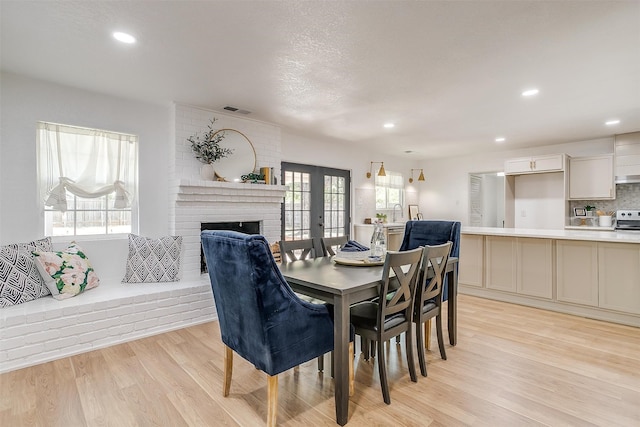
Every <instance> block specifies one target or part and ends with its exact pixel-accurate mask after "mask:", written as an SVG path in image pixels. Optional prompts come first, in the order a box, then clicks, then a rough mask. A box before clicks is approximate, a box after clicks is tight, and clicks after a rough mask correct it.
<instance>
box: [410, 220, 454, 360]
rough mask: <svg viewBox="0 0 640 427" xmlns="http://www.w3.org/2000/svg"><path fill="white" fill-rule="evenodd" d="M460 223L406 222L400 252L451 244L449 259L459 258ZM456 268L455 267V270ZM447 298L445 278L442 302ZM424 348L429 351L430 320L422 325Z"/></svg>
mask: <svg viewBox="0 0 640 427" xmlns="http://www.w3.org/2000/svg"><path fill="white" fill-rule="evenodd" d="M460 226H461V224H460V222H458V221H438V220H420V221H407V223H406V225H405V228H404V239H403V240H402V245H400V250H401V251H407V250H410V249H415V248H418V247H420V246H437V245H442V244H444V243H447V242H451V243H452V246H451V254H450V255H449V256H451V257H458V256H460ZM457 268H458V267H457V266H456V269H457ZM448 296H449V287H448V278H446V277H445V280H444V286H443V290H442V300H443V301H447V299H448ZM424 334H425V347H426V348H427V349H429V344H430V342H431V320H428V321H427V322H425V323H424Z"/></svg>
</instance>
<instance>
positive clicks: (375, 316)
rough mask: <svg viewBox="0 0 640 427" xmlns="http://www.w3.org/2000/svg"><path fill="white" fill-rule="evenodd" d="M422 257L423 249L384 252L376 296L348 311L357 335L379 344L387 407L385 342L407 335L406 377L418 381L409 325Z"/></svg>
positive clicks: (379, 363) (387, 387)
mask: <svg viewBox="0 0 640 427" xmlns="http://www.w3.org/2000/svg"><path fill="white" fill-rule="evenodd" d="M421 258H422V248H418V249H413V250H409V251H405V252H392V251H389V252H387V255H386V258H385V261H384V267H383V270H382V279H381V280H380V286H379V293H378V295H379V297H378V298H377V299H376V300H375V301H364V302H361V303H358V304H355V305H354V306H352V307H351V310H350V317H351V323H352V324H353V326H354V327H355V333H356V335H360V336H361V337H362V338H364V339H365V340H367V341H371V342H377V344H378V345H377V349H378V350H377V355H378V372H379V373H380V384H381V386H382V397H383V399H384V402H385V403H386V404H387V405H388V404H390V403H391V397H390V395H389V384H388V381H387V371H386V362H385V352H384V345H383V343H384V342H385V341H387V340H389V339H391V338H393V337H395V336H397V335H399V334H401V333H403V332H407V334H406V337H407V338H406V340H405V352H406V353H407V365H408V367H409V375H410V377H411V381H413V382H417V381H418V378H417V376H416V367H415V365H414V361H413V351H412V347H413V339H412V336H413V334H412V333H411V325H412V318H413V317H412V316H413V307H414V301H413V300H414V295H415V290H416V279H417V276H418V271H419V266H420V260H421ZM392 273H393V274H392ZM391 282H393V287H392V288H390V284H391ZM391 289H395V291H394V292H393V293H390V291H391ZM387 296H389V297H387Z"/></svg>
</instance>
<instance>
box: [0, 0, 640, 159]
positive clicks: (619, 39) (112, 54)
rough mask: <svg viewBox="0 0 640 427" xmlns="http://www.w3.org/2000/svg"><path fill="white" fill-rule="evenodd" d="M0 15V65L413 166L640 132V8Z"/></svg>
mask: <svg viewBox="0 0 640 427" xmlns="http://www.w3.org/2000/svg"><path fill="white" fill-rule="evenodd" d="M0 15H1V27H0V31H1V32H0V35H1V45H0V49H1V50H0V54H1V66H2V70H4V71H10V72H15V73H20V74H25V75H29V76H33V77H36V78H41V79H45V80H49V81H53V82H57V83H61V84H65V85H71V86H75V87H79V88H83V89H87V90H93V91H98V92H104V93H109V94H114V95H117V96H122V97H127V98H133V99H139V100H144V101H149V102H154V103H169V102H172V101H175V102H180V103H186V104H190V105H196V106H202V107H207V108H211V109H214V110H219V109H221V108H222V107H223V106H225V105H233V106H236V107H239V108H242V109H246V110H249V111H251V112H252V113H251V114H250V115H249V116H247V117H252V118H255V119H259V120H264V121H268V122H271V123H276V124H279V125H282V126H284V127H287V128H291V129H294V130H295V131H296V132H298V133H302V134H306V135H318V136H319V137H321V138H330V139H338V140H343V141H346V143H349V144H356V145H359V146H361V147H362V148H363V149H375V150H379V151H383V152H388V153H396V154H398V153H402V152H404V151H405V150H412V151H414V153H413V154H412V156H413V157H415V158H427V157H438V156H450V155H457V154H461V153H465V154H468V153H473V152H479V151H488V150H497V149H500V150H504V149H509V148H522V147H528V146H535V145H548V144H555V143H562V142H571V141H579V140H585V139H593V138H599V137H606V136H611V135H613V134H614V133H625V132H631V131H636V130H640V2H639V1H627V2H625V1H617V2H613V1H591V2H581V1H551V2H540V1H515V0H514V1H473V2H471V1H469V2H467V1H293V0H291V1H126V2H125V1H75V2H74V1H64V2H61V1H27V0H20V1H7V0H0ZM116 30H121V31H126V32H129V33H131V34H133V35H135V37H136V38H137V39H138V42H137V43H136V44H135V45H122V44H119V43H117V42H115V41H114V40H113V39H112V38H111V33H112V32H113V31H116ZM530 87H537V88H539V89H540V94H539V95H538V96H537V97H535V98H531V99H525V98H523V97H521V96H520V93H521V92H522V91H523V90H524V89H527V88H530ZM610 118H618V119H620V120H621V121H622V122H621V123H620V124H619V125H617V126H616V127H607V126H605V125H604V121H605V120H607V119H610ZM387 121H391V122H394V123H396V127H395V128H393V129H390V130H387V129H383V127H382V124H383V123H385V122H387ZM497 136H504V137H506V138H507V141H506V142H505V143H504V144H502V145H497V144H496V143H495V142H494V138H495V137H497Z"/></svg>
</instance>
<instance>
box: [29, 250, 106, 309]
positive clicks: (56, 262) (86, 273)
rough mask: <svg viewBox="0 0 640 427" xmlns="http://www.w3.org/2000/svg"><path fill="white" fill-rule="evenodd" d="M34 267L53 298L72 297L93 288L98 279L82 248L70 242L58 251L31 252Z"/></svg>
mask: <svg viewBox="0 0 640 427" xmlns="http://www.w3.org/2000/svg"><path fill="white" fill-rule="evenodd" d="M33 255H34V256H35V259H36V267H38V271H40V274H41V275H42V278H43V279H44V281H45V283H46V284H47V288H49V291H51V295H52V296H53V297H54V298H55V299H59V300H63V299H67V298H71V297H74V296H76V295H78V294H79V293H81V292H84V291H86V290H87V289H91V288H95V287H96V286H98V284H99V283H100V279H98V276H97V275H96V272H95V271H93V268H92V267H91V263H90V262H89V259H88V258H87V256H86V255H85V254H84V252H83V251H82V248H81V247H80V246H78V245H77V244H76V243H75V242H72V243H71V244H70V245H69V246H68V247H67V249H65V250H64V251H59V252H33Z"/></svg>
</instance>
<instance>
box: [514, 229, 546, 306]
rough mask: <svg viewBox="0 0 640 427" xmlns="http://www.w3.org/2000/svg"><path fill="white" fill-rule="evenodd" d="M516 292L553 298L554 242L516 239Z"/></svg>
mask: <svg viewBox="0 0 640 427" xmlns="http://www.w3.org/2000/svg"><path fill="white" fill-rule="evenodd" d="M516 258H517V268H516V271H517V274H518V280H517V282H516V291H517V292H518V293H519V294H523V295H531V296H534V297H542V298H549V299H551V298H553V241H552V240H549V239H534V238H516Z"/></svg>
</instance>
